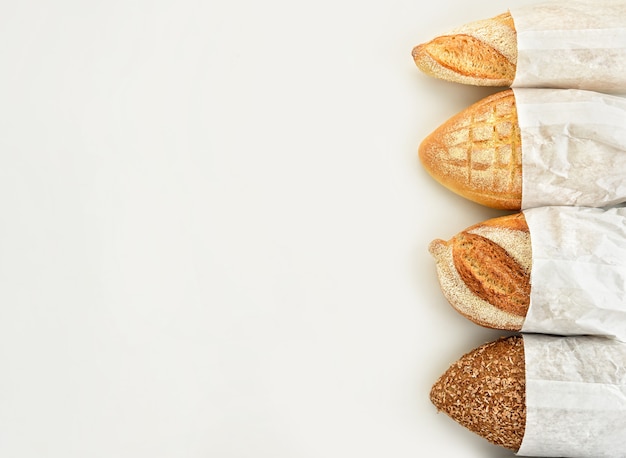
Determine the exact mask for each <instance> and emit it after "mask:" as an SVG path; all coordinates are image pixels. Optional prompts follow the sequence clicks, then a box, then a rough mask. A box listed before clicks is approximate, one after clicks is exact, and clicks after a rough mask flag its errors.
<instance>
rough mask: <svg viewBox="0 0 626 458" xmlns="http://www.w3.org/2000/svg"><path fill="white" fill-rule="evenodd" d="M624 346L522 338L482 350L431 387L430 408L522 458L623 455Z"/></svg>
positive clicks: (583, 339) (593, 339) (585, 339)
mask: <svg viewBox="0 0 626 458" xmlns="http://www.w3.org/2000/svg"><path fill="white" fill-rule="evenodd" d="M625 365H626V344H625V343H623V342H618V341H616V340H613V339H606V338H603V337H597V336H572V337H557V336H550V335H543V334H520V335H512V336H509V337H502V338H500V339H498V340H496V341H493V342H488V343H486V344H483V345H481V346H479V347H477V348H475V349H474V350H472V351H470V352H468V353H466V354H465V355H464V356H462V357H461V358H459V359H458V360H457V361H456V362H454V363H453V364H452V365H451V366H450V367H449V368H448V369H447V370H446V371H445V372H444V374H443V375H442V376H441V377H439V379H438V380H437V381H436V382H435V383H434V384H433V386H432V388H431V391H430V399H431V402H432V403H433V404H434V405H435V407H436V408H437V409H438V410H439V411H441V412H444V413H446V414H447V415H448V416H450V417H451V418H452V419H453V420H455V421H456V422H458V423H459V424H461V425H462V426H464V427H466V428H467V429H469V430H470V431H472V432H474V433H476V434H478V435H479V436H481V437H483V438H484V439H486V440H488V441H489V442H491V443H492V444H495V445H499V446H502V447H506V448H508V449H510V450H513V451H515V452H516V453H518V454H519V455H521V456H561V457H566V456H569V457H573V456H576V457H581V458H582V457H589V458H591V457H594V458H595V457H606V458H609V457H615V458H617V457H623V456H624V437H626V397H625V396H624V392H626V372H625V371H624V367H625Z"/></svg>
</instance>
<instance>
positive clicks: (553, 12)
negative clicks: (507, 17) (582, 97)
mask: <svg viewBox="0 0 626 458" xmlns="http://www.w3.org/2000/svg"><path fill="white" fill-rule="evenodd" d="M510 13H511V16H512V17H513V21H514V23H515V29H516V31H517V51H518V56H517V70H516V74H515V79H514V81H513V87H560V88H579V89H593V90H599V91H603V92H626V2H623V1H616V0H612V1H608V0H604V1H603V0H600V1H587V2H582V1H567V2H547V3H541V4H537V5H531V6H526V7H521V8H517V9H513V8H512V9H511V10H510Z"/></svg>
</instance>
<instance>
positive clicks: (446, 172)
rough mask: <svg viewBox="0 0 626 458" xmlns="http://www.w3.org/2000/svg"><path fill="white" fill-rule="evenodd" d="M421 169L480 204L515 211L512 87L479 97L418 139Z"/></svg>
mask: <svg viewBox="0 0 626 458" xmlns="http://www.w3.org/2000/svg"><path fill="white" fill-rule="evenodd" d="M419 158H420V161H421V163H422V165H423V166H424V168H425V169H426V171H427V172H428V173H429V174H430V175H431V176H432V177H433V178H434V179H435V180H437V181H438V182H439V183H441V184H442V185H444V186H445V187H447V188H448V189H450V190H451V191H453V192H455V193H457V194H459V195H461V196H463V197H465V198H467V199H469V200H472V201H474V202H477V203H480V204H482V205H485V206H488V207H492V208H497V209H503V210H519V209H520V208H521V205H522V142H521V134H520V128H519V123H518V118H517V109H516V105H515V94H514V93H513V90H511V89H507V90H503V91H500V92H498V93H495V94H493V95H490V96H488V97H485V98H484V99H482V100H480V101H478V102H476V103H474V104H472V105H470V106H469V107H468V108H466V109H465V110H463V111H461V112H459V113H458V114H456V115H455V116H453V117H452V118H450V119H449V120H448V121H446V122H445V123H443V124H442V125H441V126H439V127H438V128H437V129H435V130H434V131H433V132H432V133H431V134H430V135H428V136H427V137H426V138H424V139H423V141H422V142H421V144H420V146H419Z"/></svg>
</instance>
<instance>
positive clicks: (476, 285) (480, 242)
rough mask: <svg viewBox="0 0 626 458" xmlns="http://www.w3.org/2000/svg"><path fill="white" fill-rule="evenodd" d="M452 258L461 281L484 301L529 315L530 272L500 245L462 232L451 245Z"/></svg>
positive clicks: (513, 312)
mask: <svg viewBox="0 0 626 458" xmlns="http://www.w3.org/2000/svg"><path fill="white" fill-rule="evenodd" d="M452 259H453V261H454V266H455V267H456V270H457V272H458V273H459V275H460V276H461V279H462V280H463V281H464V282H465V284H466V285H467V286H468V287H469V289H470V290H472V291H473V292H474V294H476V295H477V296H478V297H480V298H481V299H483V300H485V301H487V302H489V303H490V304H493V305H495V306H496V307H498V308H499V309H501V310H504V311H507V312H509V313H512V314H514V315H517V316H522V317H524V316H526V312H527V311H528V305H529V303H530V272H527V271H526V270H525V269H524V268H523V267H522V266H521V265H520V264H519V263H517V262H516V261H515V260H514V259H513V258H511V256H509V254H508V253H507V252H506V251H505V250H504V248H502V247H501V246H500V245H498V244H497V243H495V242H493V241H491V240H489V239H488V238H486V237H483V236H480V235H477V234H472V233H468V232H462V233H461V234H459V235H457V236H456V237H454V239H453V242H452Z"/></svg>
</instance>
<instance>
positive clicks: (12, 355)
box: [0, 0, 530, 458]
mask: <svg viewBox="0 0 626 458" xmlns="http://www.w3.org/2000/svg"><path fill="white" fill-rule="evenodd" d="M529 3H530V2H528V1H511V2H510V5H508V6H517V5H523V4H529ZM505 7H506V6H505V5H504V4H502V5H500V4H498V3H497V2H490V1H486V0H485V1H475V2H472V3H471V5H470V4H469V3H467V2H463V1H461V0H454V1H439V2H430V3H426V4H424V3H420V2H415V1H413V2H407V1H395V0H391V1H385V2H373V1H370V2H365V3H364V2H361V1H356V0H338V1H337V0H333V1H328V0H321V1H318V2H308V3H298V2H289V1H283V0H270V1H266V2H254V1H243V2H226V1H218V2H215V1H212V2H211V1H209V2H202V1H191V0H177V1H173V0H160V1H148V0H143V1H121V0H117V1H116V0H113V1H107V2H79V1H70V0H58V1H55V2H47V1H43V0H38V1H34V0H25V1H20V2H8V1H5V2H3V3H2V4H1V5H0V58H1V60H2V62H3V63H4V65H3V71H2V72H1V73H0V83H1V84H0V148H1V149H0V196H2V207H1V208H2V211H1V212H0V368H1V369H2V377H0V456H3V457H11V458H23V457H28V458H31V457H37V458H41V457H46V458H47V457H54V458H56V457H63V458H73V457H81V458H84V457H90V458H96V457H107V458H109V457H117V458H125V457H133V458H136V457H150V458H161V457H176V458H181V457H183V458H187V457H188V458H196V457H215V458H218V457H219V458H230V457H237V458H247V457H254V458H262V457H272V458H283V457H284V458H287V457H288V458H310V457H324V458H334V457H342V458H343V457H347V456H358V457H360V458H368V457H376V458H378V457H381V456H393V457H395V458H400V457H415V456H423V453H424V452H425V451H426V450H427V451H428V453H429V454H432V455H433V456H463V457H466V458H472V457H480V458H486V457H510V456H513V454H512V453H509V452H507V451H506V450H503V449H500V448H497V447H495V446H491V445H490V444H488V443H486V441H484V440H483V439H481V438H480V437H478V436H475V435H474V434H472V433H470V432H469V431H467V430H465V429H463V428H462V427H460V426H458V425H456V424H455V423H454V422H453V421H451V420H450V419H449V418H448V417H446V416H445V415H443V414H440V415H438V414H436V412H435V409H434V407H433V406H432V405H431V404H430V401H429V400H428V392H429V390H430V386H431V385H432V383H433V382H434V381H435V380H436V378H437V377H438V376H439V375H440V374H441V373H442V372H443V371H444V370H445V369H446V368H447V367H448V365H449V364H450V363H452V362H453V361H454V360H455V359H457V358H458V357H460V356H461V355H462V354H463V353H465V352H467V351H469V350H471V349H472V348H474V347H475V346H477V345H479V344H481V343H483V342H485V341H488V340H492V339H495V338H496V337H498V336H499V335H501V333H499V332H497V331H489V330H486V329H483V328H479V327H478V326H476V325H474V324H472V323H470V322H468V321H467V320H465V319H464V318H462V317H460V316H459V315H458V314H457V313H456V312H455V311H454V310H453V309H452V308H451V307H450V306H449V305H448V304H447V303H446V302H445V300H444V299H443V296H442V294H441V292H440V290H439V286H438V284H437V280H436V273H435V266H434V263H433V262H432V260H431V259H430V257H429V254H428V252H427V244H428V243H429V242H430V241H431V240H432V239H433V238H437V237H441V238H449V237H451V236H452V235H454V234H455V233H457V232H458V231H459V230H461V229H464V228H465V227H467V226H469V225H471V224H474V223H476V222H479V221H482V220H483V219H486V218H488V217H491V216H496V215H497V213H496V212H494V211H490V210H488V209H485V208H482V207H479V206H478V205H476V204H473V203H470V202H468V201H465V200H463V199H462V198H459V197H457V196H455V195H453V194H452V193H450V192H449V191H447V190H445V189H443V188H441V187H440V186H439V185H438V184H437V183H435V182H434V181H433V180H431V179H430V178H429V177H428V176H427V175H426V173H425V172H424V171H423V170H422V169H421V167H420V165H419V163H418V161H417V155H416V151H417V146H418V144H419V142H420V141H421V140H422V138H423V137H425V136H426V135H427V134H428V133H430V132H431V131H432V130H433V129H434V128H435V127H437V126H438V125H439V124H441V123H442V122H443V121H445V120H446V119H447V118H448V117H449V116H451V115H453V114H455V113H456V112H458V111H460V110H461V109H463V108H465V107H466V106H467V105H469V104H470V103H473V102H474V101H477V100H479V99H480V98H482V97H484V96H486V95H487V94H489V93H491V92H494V90H489V89H480V88H472V87H466V86H460V85H454V84H451V83H445V82H440V81H435V80H432V79H429V78H428V77H426V76H424V75H422V74H420V73H419V72H418V70H417V69H416V67H415V66H414V64H413V62H412V59H411V56H410V52H411V49H412V47H413V46H414V45H416V44H418V43H420V42H422V41H426V40H428V39H430V38H432V37H433V36H435V35H436V34H439V33H441V32H443V31H446V30H449V29H450V28H452V27H456V26H458V25H460V24H462V23H464V22H467V21H470V20H475V19H482V18H485V17H489V16H492V15H496V14H499V13H501V12H502V11H503V8H505Z"/></svg>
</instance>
